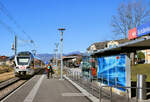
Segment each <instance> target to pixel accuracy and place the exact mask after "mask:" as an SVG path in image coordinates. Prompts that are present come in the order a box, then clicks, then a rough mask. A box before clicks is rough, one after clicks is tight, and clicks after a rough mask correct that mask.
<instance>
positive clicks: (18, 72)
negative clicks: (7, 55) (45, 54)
mask: <svg viewBox="0 0 150 102" xmlns="http://www.w3.org/2000/svg"><path fill="white" fill-rule="evenodd" d="M37 61H40V60H39V59H38V58H37V57H35V56H34V55H33V54H32V53H31V52H29V51H23V52H19V53H18V54H17V55H16V56H15V58H14V64H15V66H14V74H15V76H26V75H34V74H35V73H36V72H37V71H39V70H40V69H41V68H42V61H41V62H40V63H37Z"/></svg>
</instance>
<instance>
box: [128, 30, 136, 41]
mask: <svg viewBox="0 0 150 102" xmlns="http://www.w3.org/2000/svg"><path fill="white" fill-rule="evenodd" d="M135 38H137V29H136V28H133V29H130V30H129V31H128V39H129V40H132V39H135Z"/></svg>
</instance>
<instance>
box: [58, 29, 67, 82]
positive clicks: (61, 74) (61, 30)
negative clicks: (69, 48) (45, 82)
mask: <svg viewBox="0 0 150 102" xmlns="http://www.w3.org/2000/svg"><path fill="white" fill-rule="evenodd" d="M58 30H59V31H60V32H61V40H60V41H61V52H60V55H61V73H60V80H63V31H64V30H65V28H59V29H58Z"/></svg>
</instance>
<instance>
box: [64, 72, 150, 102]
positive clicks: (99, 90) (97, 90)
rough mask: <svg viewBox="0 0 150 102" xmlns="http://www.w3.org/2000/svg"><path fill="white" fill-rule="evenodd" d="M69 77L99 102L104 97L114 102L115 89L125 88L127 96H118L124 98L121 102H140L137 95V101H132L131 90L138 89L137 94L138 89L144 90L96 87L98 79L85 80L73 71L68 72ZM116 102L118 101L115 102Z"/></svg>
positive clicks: (128, 87)
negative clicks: (95, 83)
mask: <svg viewBox="0 0 150 102" xmlns="http://www.w3.org/2000/svg"><path fill="white" fill-rule="evenodd" d="M66 75H67V77H69V78H70V79H71V80H73V81H74V82H76V83H77V84H79V85H80V86H81V87H83V88H84V89H86V90H87V91H88V92H89V93H91V94H92V95H93V96H95V97H97V98H99V102H102V99H104V98H103V97H105V99H106V100H109V101H110V102H114V99H113V97H114V95H116V94H114V93H113V92H112V89H113V88H123V89H125V90H126V96H119V95H117V97H121V98H123V100H122V101H121V102H139V100H138V94H136V99H131V98H130V95H129V94H130V93H129V90H131V89H136V92H137V90H138V89H143V88H141V87H130V86H127V87H122V86H96V85H94V83H93V82H94V81H95V80H96V81H98V79H97V78H92V79H91V80H90V79H84V77H83V76H81V73H80V72H78V71H74V72H73V71H71V70H67V74H66ZM106 88H108V89H109V90H106ZM144 89H146V90H148V89H150V88H144ZM115 102H116V101H115Z"/></svg>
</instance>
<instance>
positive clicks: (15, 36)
mask: <svg viewBox="0 0 150 102" xmlns="http://www.w3.org/2000/svg"><path fill="white" fill-rule="evenodd" d="M16 54H17V36H16V35H15V55H16Z"/></svg>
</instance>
